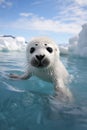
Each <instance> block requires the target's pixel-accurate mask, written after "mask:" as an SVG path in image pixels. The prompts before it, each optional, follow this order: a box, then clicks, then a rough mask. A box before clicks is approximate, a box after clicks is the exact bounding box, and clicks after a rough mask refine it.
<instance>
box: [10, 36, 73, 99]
mask: <svg viewBox="0 0 87 130" xmlns="http://www.w3.org/2000/svg"><path fill="white" fill-rule="evenodd" d="M26 58H27V69H26V72H25V73H24V74H23V75H16V74H10V75H9V77H10V78H16V79H28V78H30V77H31V76H33V75H35V76H37V77H39V78H41V79H42V80H45V81H47V82H52V83H53V84H54V88H55V91H56V93H57V96H58V97H59V98H61V99H64V100H65V99H66V98H67V99H71V98H72V94H71V92H70V90H69V88H68V87H66V83H67V82H68V79H69V74H68V72H67V70H66V68H65V67H64V65H63V64H62V62H61V60H60V55H59V48H58V46H57V45H56V44H55V42H54V41H52V40H51V39H49V38H47V37H37V38H34V39H32V40H31V41H30V42H29V44H28V45H27V48H26Z"/></svg>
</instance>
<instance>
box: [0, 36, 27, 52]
mask: <svg viewBox="0 0 87 130" xmlns="http://www.w3.org/2000/svg"><path fill="white" fill-rule="evenodd" d="M25 47H26V43H25V39H24V38H23V37H13V36H11V35H4V36H0V51H23V50H25Z"/></svg>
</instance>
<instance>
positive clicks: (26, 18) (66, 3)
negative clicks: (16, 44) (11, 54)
mask: <svg viewBox="0 0 87 130" xmlns="http://www.w3.org/2000/svg"><path fill="white" fill-rule="evenodd" d="M86 22H87V0H0V35H6V34H10V35H13V36H23V37H25V39H30V38H32V37H35V36H49V37H51V38H53V39H54V40H56V41H57V42H58V43H67V42H68V40H69V38H71V37H73V36H75V35H77V34H78V33H79V32H80V30H81V25H83V24H84V23H86Z"/></svg>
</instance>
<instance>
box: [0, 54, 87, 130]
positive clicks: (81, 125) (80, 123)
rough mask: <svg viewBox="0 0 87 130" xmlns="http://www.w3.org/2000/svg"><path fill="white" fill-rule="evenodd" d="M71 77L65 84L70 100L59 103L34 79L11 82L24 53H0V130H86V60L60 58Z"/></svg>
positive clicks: (50, 88)
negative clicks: (72, 99)
mask: <svg viewBox="0 0 87 130" xmlns="http://www.w3.org/2000/svg"><path fill="white" fill-rule="evenodd" d="M61 60H62V62H63V63H64V65H65V66H66V68H67V70H68V71H69V73H70V74H71V75H72V76H73V80H72V82H71V83H70V84H69V85H68V87H69V88H70V90H71V92H72V94H73V97H74V101H73V102H72V103H61V102H60V101H58V100H55V99H54V98H52V97H53V93H54V88H53V85H52V84H50V83H46V82H44V81H42V80H40V79H38V78H36V77H32V78H30V79H29V80H24V81H22V80H13V79H10V78H8V76H7V75H8V74H9V73H17V74H21V73H23V71H24V69H25V66H26V65H25V53H23V52H0V130H87V58H81V57H77V56H61Z"/></svg>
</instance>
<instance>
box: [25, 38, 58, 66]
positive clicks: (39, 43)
mask: <svg viewBox="0 0 87 130" xmlns="http://www.w3.org/2000/svg"><path fill="white" fill-rule="evenodd" d="M56 51H57V48H56V47H55V45H54V44H53V43H52V41H51V40H48V39H46V38H37V39H34V40H32V41H31V42H30V44H29V45H28V47H27V60H28V63H30V64H31V65H32V66H33V67H36V68H46V67H49V66H50V65H51V64H53V62H54V60H55V54H56V53H55V52H56Z"/></svg>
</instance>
